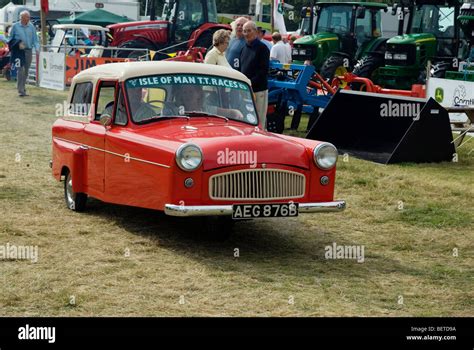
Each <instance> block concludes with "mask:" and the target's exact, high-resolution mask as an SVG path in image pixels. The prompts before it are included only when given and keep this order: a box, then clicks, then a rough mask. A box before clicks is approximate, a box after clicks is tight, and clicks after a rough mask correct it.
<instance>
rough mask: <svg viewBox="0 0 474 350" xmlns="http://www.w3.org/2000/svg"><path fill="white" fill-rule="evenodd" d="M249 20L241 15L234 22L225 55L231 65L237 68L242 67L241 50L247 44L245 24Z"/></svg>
mask: <svg viewBox="0 0 474 350" xmlns="http://www.w3.org/2000/svg"><path fill="white" fill-rule="evenodd" d="M248 21H249V20H248V19H247V18H245V17H239V18H237V19H236V20H235V21H234V22H232V24H231V26H232V35H231V38H232V39H231V41H230V43H229V48H228V49H227V52H226V55H225V57H226V58H227V62H229V64H230V66H231V67H232V68H234V69H236V70H239V68H240V52H241V51H242V49H243V47H244V46H245V38H244V33H243V28H244V24H245V23H247V22H248Z"/></svg>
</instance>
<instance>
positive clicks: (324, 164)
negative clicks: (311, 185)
mask: <svg viewBox="0 0 474 350" xmlns="http://www.w3.org/2000/svg"><path fill="white" fill-rule="evenodd" d="M338 155H339V154H338V152H337V149H336V147H334V145H332V144H330V143H326V142H325V143H321V144H320V145H318V146H316V148H315V149H314V151H313V157H314V163H315V164H316V165H317V166H318V167H319V168H320V169H322V170H329V169H332V168H334V166H336V163H337V157H338Z"/></svg>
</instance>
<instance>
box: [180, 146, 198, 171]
mask: <svg viewBox="0 0 474 350" xmlns="http://www.w3.org/2000/svg"><path fill="white" fill-rule="evenodd" d="M176 164H178V166H179V167H180V168H181V169H182V170H184V171H194V170H196V169H197V168H199V167H200V166H201V164H202V151H201V148H200V147H199V146H197V145H194V144H192V143H186V144H184V145H182V146H181V147H179V148H178V150H177V151H176Z"/></svg>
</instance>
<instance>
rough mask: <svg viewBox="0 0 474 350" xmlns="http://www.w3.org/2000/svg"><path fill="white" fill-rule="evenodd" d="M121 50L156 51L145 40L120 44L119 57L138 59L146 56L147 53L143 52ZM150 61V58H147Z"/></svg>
mask: <svg viewBox="0 0 474 350" xmlns="http://www.w3.org/2000/svg"><path fill="white" fill-rule="evenodd" d="M120 49H148V50H156V48H155V47H154V46H153V44H151V43H149V42H147V41H144V40H132V41H127V42H125V43H123V44H120V46H119V50H118V52H117V57H119V58H132V59H138V58H139V57H141V56H146V55H147V54H146V51H142V50H120ZM145 58H147V59H148V57H145Z"/></svg>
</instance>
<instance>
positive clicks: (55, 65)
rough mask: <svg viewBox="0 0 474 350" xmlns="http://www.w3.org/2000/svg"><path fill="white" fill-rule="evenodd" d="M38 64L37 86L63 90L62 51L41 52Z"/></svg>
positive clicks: (64, 70)
mask: <svg viewBox="0 0 474 350" xmlns="http://www.w3.org/2000/svg"><path fill="white" fill-rule="evenodd" d="M38 65H39V67H38V75H39V86H41V87H44V88H46V89H52V90H64V88H65V74H66V60H65V57H64V53H55V52H41V53H40V58H39V61H38Z"/></svg>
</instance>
